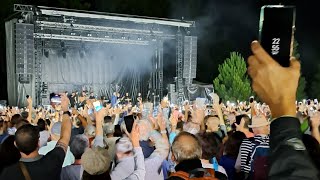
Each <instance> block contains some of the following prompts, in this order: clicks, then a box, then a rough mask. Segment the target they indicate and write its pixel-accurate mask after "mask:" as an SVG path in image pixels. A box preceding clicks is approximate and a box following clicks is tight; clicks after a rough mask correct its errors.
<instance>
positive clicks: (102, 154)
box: [81, 146, 111, 175]
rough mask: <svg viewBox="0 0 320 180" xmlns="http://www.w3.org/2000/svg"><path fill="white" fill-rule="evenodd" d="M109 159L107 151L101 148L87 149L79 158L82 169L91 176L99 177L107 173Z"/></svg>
mask: <svg viewBox="0 0 320 180" xmlns="http://www.w3.org/2000/svg"><path fill="white" fill-rule="evenodd" d="M110 164H111V159H110V156H109V153H108V150H107V149H105V148H102V147H99V146H98V147H93V148H88V149H87V150H86V151H85V152H84V153H83V155H82V156H81V165H82V167H83V169H84V170H85V171H86V172H87V173H89V174H91V175H100V174H103V173H105V172H106V171H108V169H109V167H110Z"/></svg>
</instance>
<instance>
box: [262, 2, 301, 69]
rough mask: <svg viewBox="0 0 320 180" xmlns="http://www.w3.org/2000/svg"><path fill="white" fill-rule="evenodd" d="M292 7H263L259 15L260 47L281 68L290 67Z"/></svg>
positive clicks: (292, 29)
mask: <svg viewBox="0 0 320 180" xmlns="http://www.w3.org/2000/svg"><path fill="white" fill-rule="evenodd" d="M295 14H296V10H295V7H294V6H282V5H270V6H263V7H262V8H261V14H260V27H259V36H260V43H261V45H262V47H263V48H264V49H265V50H266V51H267V52H268V53H269V54H270V56H271V57H272V58H273V59H275V60H276V61H277V62H278V63H279V64H280V65H281V66H283V67H289V66H290V56H292V53H293V35H294V27H295Z"/></svg>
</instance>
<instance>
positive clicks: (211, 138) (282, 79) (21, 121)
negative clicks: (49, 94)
mask: <svg viewBox="0 0 320 180" xmlns="http://www.w3.org/2000/svg"><path fill="white" fill-rule="evenodd" d="M251 49H252V52H253V55H252V56H251V57H249V59H248V64H249V67H248V73H249V75H250V76H251V78H252V87H253V89H254V90H255V92H256V93H257V95H258V96H259V99H260V100H261V101H263V102H265V103H259V102H256V101H255V100H254V99H253V98H250V100H248V102H237V103H230V102H225V103H224V102H223V101H222V100H221V99H219V96H218V95H217V94H215V95H214V97H213V99H214V101H213V103H212V104H210V105H207V106H204V105H201V106H200V105H199V104H198V103H196V102H195V103H186V104H184V105H183V107H179V106H172V105H170V102H169V101H168V100H167V99H163V100H162V101H161V103H160V105H159V106H157V107H155V106H154V105H153V104H152V103H149V102H143V101H142V99H141V98H139V100H138V103H137V105H135V106H134V105H132V103H131V102H129V101H128V103H125V104H124V105H123V106H115V105H114V103H115V100H114V99H113V100H112V101H114V102H113V103H112V102H111V103H110V104H109V103H101V104H103V105H104V107H103V108H101V109H99V110H97V109H96V108H95V105H94V104H95V102H96V101H98V100H96V99H95V97H94V96H93V95H92V97H90V98H88V99H85V101H84V103H83V107H82V108H78V109H75V108H70V107H71V106H72V107H73V104H74V102H70V97H69V98H68V96H67V95H66V94H65V93H63V94H61V103H60V104H56V105H54V106H52V107H51V108H50V109H49V108H44V107H37V108H34V107H33V104H32V98H31V97H29V98H28V99H27V101H28V106H27V107H26V108H23V109H17V108H9V107H3V108H2V109H1V120H0V143H1V145H0V179H1V180H2V179H4V180H5V179H17V180H19V179H25V180H31V179H32V180H37V179H39V180H40V179H41V180H43V179H48V180H49V179H54V180H56V179H62V180H80V179H83V180H89V179H98V180H99V179H112V180H118V179H119V180H122V179H128V180H144V179H146V180H163V179H169V180H180V179H220V180H223V179H229V180H251V179H252V180H258V179H259V180H260V179H262V180H263V179H276V180H279V179H319V177H320V176H319V169H320V148H319V143H320V132H319V130H320V127H319V126H320V106H319V104H318V101H317V100H304V101H302V102H296V90H297V86H298V79H299V76H300V64H299V62H298V61H297V60H294V59H293V60H291V66H290V67H288V68H284V67H281V66H280V65H279V64H278V63H276V62H275V61H274V60H273V59H272V58H271V57H270V56H269V55H268V54H267V53H266V52H265V51H264V50H263V48H262V47H261V46H260V45H259V43H257V42H253V43H252V45H251ZM154 109H156V111H155V110H154ZM155 112H156V113H155Z"/></svg>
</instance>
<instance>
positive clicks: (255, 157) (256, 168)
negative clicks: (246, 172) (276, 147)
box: [250, 141, 270, 180]
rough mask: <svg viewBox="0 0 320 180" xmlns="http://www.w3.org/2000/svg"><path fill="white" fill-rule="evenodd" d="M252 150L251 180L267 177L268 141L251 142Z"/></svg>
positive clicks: (265, 178) (264, 179)
mask: <svg viewBox="0 0 320 180" xmlns="http://www.w3.org/2000/svg"><path fill="white" fill-rule="evenodd" d="M253 143H254V146H253V151H252V154H251V172H250V179H251V180H267V179H268V156H269V148H270V147H269V143H268V142H265V141H263V142H261V143H258V142H256V141H254V142H253Z"/></svg>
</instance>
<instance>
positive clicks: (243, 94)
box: [213, 52, 252, 101]
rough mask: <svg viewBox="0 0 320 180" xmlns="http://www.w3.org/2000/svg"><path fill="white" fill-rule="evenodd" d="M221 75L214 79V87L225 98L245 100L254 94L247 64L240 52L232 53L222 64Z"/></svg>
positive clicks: (220, 67) (220, 66)
mask: <svg viewBox="0 0 320 180" xmlns="http://www.w3.org/2000/svg"><path fill="white" fill-rule="evenodd" d="M218 69H219V75H218V77H216V78H215V80H214V81H213V84H214V89H215V91H216V92H217V93H218V94H219V96H220V97H221V98H222V99H223V100H230V101H236V100H240V101H245V100H247V99H248V98H249V96H250V95H252V89H251V86H250V81H249V79H248V76H247V66H246V63H245V61H244V59H243V57H242V56H241V54H240V53H237V52H232V53H230V58H227V59H226V60H225V62H224V63H223V64H222V65H219V68H218Z"/></svg>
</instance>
